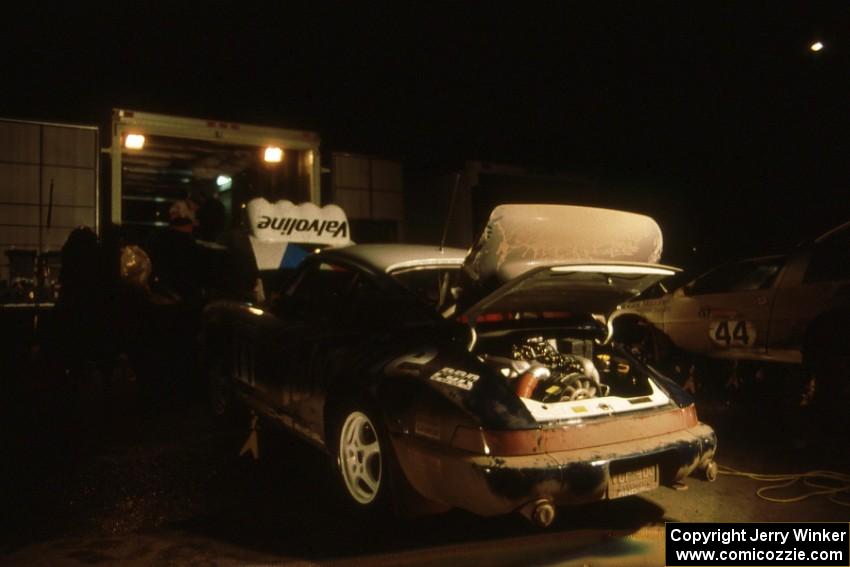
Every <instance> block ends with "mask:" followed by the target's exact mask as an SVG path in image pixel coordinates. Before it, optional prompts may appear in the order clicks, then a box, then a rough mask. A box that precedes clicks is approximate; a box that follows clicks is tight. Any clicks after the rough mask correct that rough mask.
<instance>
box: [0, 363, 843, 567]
mask: <svg viewBox="0 0 850 567" xmlns="http://www.w3.org/2000/svg"><path fill="white" fill-rule="evenodd" d="M20 369H22V370H21V371H22V372H23V373H21V374H19V375H18V376H17V379H14V378H12V379H9V378H8V375H7V377H6V379H5V381H4V396H3V407H2V424H3V429H2V434H0V443H2V445H0V449H2V451H3V454H4V459H3V465H2V470H0V499H2V501H0V509H2V510H3V511H4V513H3V514H2V518H0V563H2V564H10V565H18V564H20V565H24V564H26V565H32V564H43V565H97V564H100V565H112V564H115V563H121V564H128V565H240V564H281V563H290V562H294V563H303V564H343V565H347V564H358V565H372V564H375V565H398V564H404V565H437V564H439V565H446V564H452V565H467V564H468V565H482V564H486V565H517V564H522V565H527V564H539V565H549V564H568V565H572V564H578V565H658V564H662V563H663V559H662V557H663V549H662V547H663V546H662V543H661V538H662V536H663V523H664V522H665V521H674V520H680V521H708V522H716V521H805V520H811V521H815V520H817V521H844V522H846V521H850V508H847V507H841V506H839V505H837V504H834V503H831V502H829V501H827V500H826V498H825V497H822V496H817V497H813V498H809V499H806V500H804V501H802V502H798V503H794V504H777V503H772V502H767V501H765V500H762V499H760V498H758V497H757V496H756V494H755V491H756V489H757V488H759V487H761V486H764V484H763V483H759V482H756V481H754V480H751V479H749V478H743V477H731V476H721V477H720V478H719V479H718V481H717V482H715V483H708V482H705V481H703V480H699V479H696V478H692V479H688V481H687V483H686V488H687V489H686V490H673V489H670V488H660V489H658V490H655V491H653V492H651V493H647V494H644V495H639V496H633V497H628V498H623V499H619V500H614V501H610V502H600V503H596V504H592V505H586V506H580V507H574V508H565V509H561V510H559V515H558V518H557V519H556V521H555V524H554V525H553V526H552V527H551V528H549V529H548V530H547V531H545V532H540V531H537V530H535V529H533V528H531V527H530V526H529V525H528V524H527V523H526V522H525V520H523V519H522V518H520V517H518V516H505V517H498V518H479V517H476V516H474V515H472V514H469V513H466V512H463V511H460V510H453V511H451V512H448V513H445V514H441V515H439V516H431V517H425V518H418V519H412V520H383V521H372V522H364V521H363V520H362V518H360V517H358V516H357V515H355V514H352V513H351V512H350V511H349V510H348V509H347V508H346V507H345V506H341V505H340V500H339V493H338V492H337V488H336V486H337V485H336V479H335V477H334V476H333V474H332V472H331V471H332V469H331V467H330V466H329V462H328V459H327V458H326V457H325V456H323V455H322V454H320V453H319V452H318V451H316V450H314V449H312V448H311V447H308V446H306V445H304V444H302V443H300V442H298V441H297V440H295V439H292V438H291V437H289V436H287V435H285V434H280V433H278V432H272V431H261V437H260V451H261V459H260V461H259V462H253V461H252V460H251V459H249V458H247V457H239V456H238V449H239V448H240V446H241V445H242V443H243V441H244V440H245V437H246V434H247V428H244V427H239V426H225V427H222V426H221V424H217V423H215V422H214V421H213V420H212V419H211V417H210V416H209V414H208V412H207V411H206V407H205V405H204V403H203V400H202V399H201V397H200V396H199V395H197V392H196V391H194V389H193V388H192V387H186V384H187V383H189V384H190V383H191V382H190V381H188V380H187V382H186V383H182V382H180V377H179V376H177V377H171V378H170V379H169V381H166V383H165V384H163V385H161V387H159V388H156V389H155V393H154V394H153V395H152V394H151V390H150V389H149V388H143V387H142V384H140V383H139V382H140V381H139V380H138V379H134V376H133V374H132V373H131V372H128V371H126V369H123V368H120V367H119V368H118V369H116V370H115V371H114V372H113V374H112V375H111V376H110V378H109V379H104V378H103V377H102V376H100V375H98V373H97V372H91V373H88V374H86V375H85V377H84V378H78V379H72V377H69V376H67V375H65V374H63V373H61V372H57V370H56V369H55V368H50V367H48V366H47V365H46V364H44V363H41V362H38V361H37V357H36V362H29V363H28V364H27V365H25V366H21V367H20ZM768 378H770V377H769V376H768ZM786 378H787V377H785V378H782V380H786ZM761 380H762V383H761V385H760V386H759V387H758V388H755V389H751V390H749V391H747V392H743V393H742V392H741V391H735V392H733V393H731V394H730V395H728V396H723V395H715V394H717V392H721V393H722V391H723V388H717V389H716V391H715V392H714V393H711V394H709V391H710V390H711V387H709V386H705V389H704V390H701V391H700V392H698V396H700V397H702V401H701V403H700V404H699V405H698V407H699V411H700V416H701V418H702V419H703V421H706V422H707V423H709V424H711V425H713V426H714V427H715V429H716V430H717V432H718V437H719V439H720V442H719V447H720V448H719V454H718V461H719V462H720V463H721V464H724V465H727V466H730V467H733V468H735V469H738V470H746V471H752V472H761V473H778V472H794V473H801V472H805V471H808V470H815V469H825V468H831V469H838V470H843V471H845V472H847V471H848V470H850V468H848V466H847V457H848V455H847V453H848V451H847V449H848V443H847V442H846V441H847V439H846V437H837V438H834V437H831V436H830V435H828V434H827V433H826V432H825V430H823V429H822V428H821V425H820V423H819V422H818V421H817V419H816V417H813V416H812V415H809V414H807V413H806V412H805V411H798V410H797V409H795V403H794V399H793V396H788V395H786V394H784V393H783V394H778V393H777V392H780V391H784V389H783V388H779V387H778V386H777V387H771V383H770V382H769V381H768V382H766V383H764V377H762V379H761ZM777 380H779V378H777ZM762 386H763V387H766V388H767V389H766V390H764V391H763V393H762V394H760V393H759V390H761V389H762ZM727 393H728V392H727ZM802 490H803V488H802V487H800V486H794V487H789V488H788V489H787V491H786V493H787V494H798V493H800V491H802Z"/></svg>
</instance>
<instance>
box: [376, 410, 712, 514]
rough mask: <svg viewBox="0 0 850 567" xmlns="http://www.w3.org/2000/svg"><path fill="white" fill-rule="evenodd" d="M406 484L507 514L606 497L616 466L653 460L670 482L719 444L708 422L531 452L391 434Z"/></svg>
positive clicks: (448, 501)
mask: <svg viewBox="0 0 850 567" xmlns="http://www.w3.org/2000/svg"><path fill="white" fill-rule="evenodd" d="M393 445H394V448H395V451H396V455H397V457H398V460H399V464H400V465H401V468H402V470H403V471H404V473H405V476H406V477H407V479H408V481H409V482H410V484H411V485H412V486H413V487H414V488H415V489H416V490H417V491H418V492H419V493H420V494H422V495H423V496H425V497H426V498H428V499H430V500H434V501H436V502H440V503H442V504H445V505H448V506H453V507H458V508H463V509H466V510H469V511H471V512H474V513H476V514H479V515H482V516H492V515H498V514H506V513H509V512H512V511H514V510H517V509H518V508H520V507H522V506H523V505H525V504H527V503H529V502H533V501H536V500H539V499H541V498H545V499H548V500H551V501H552V502H553V503H555V504H558V505H563V504H579V503H583V502H592V501H595V500H604V499H606V498H607V497H608V484H609V482H610V480H611V474H612V468H613V469H614V471H615V472H616V471H627V470H635V469H638V468H642V467H646V466H652V465H657V466H658V477H659V482H660V484H662V485H670V484H672V483H674V482H676V481H678V480H681V479H683V478H685V477H686V476H688V475H689V474H691V473H692V472H693V471H694V470H697V469H700V468H702V467H704V466H706V465H707V464H708V463H709V462H710V461H711V460H712V459H713V458H714V452H715V450H716V448H717V437H716V436H715V434H714V430H712V429H711V427H709V426H708V425H705V424H702V423H698V424H696V425H694V426H692V427H688V428H686V429H680V430H678V431H674V432H669V433H664V434H661V435H655V436H652V437H648V438H644V439H638V440H629V441H621V442H617V443H612V444H607V445H601V446H596V447H588V448H582V449H574V450H564V451H550V452H545V453H539V454H533V455H520V456H487V455H478V454H473V453H469V452H466V451H461V450H457V449H453V448H448V447H443V446H438V445H435V444H432V443H428V442H426V441H422V440H420V439H418V438H415V437H411V436H407V435H395V436H393Z"/></svg>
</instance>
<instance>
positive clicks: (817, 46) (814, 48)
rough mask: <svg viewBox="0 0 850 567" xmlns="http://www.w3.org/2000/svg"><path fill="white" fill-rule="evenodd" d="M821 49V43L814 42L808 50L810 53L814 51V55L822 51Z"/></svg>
mask: <svg viewBox="0 0 850 567" xmlns="http://www.w3.org/2000/svg"><path fill="white" fill-rule="evenodd" d="M823 47H824V45H823V43H821V42H819V41H816V42H814V43H813V44H811V45H810V46H809V49H811V50H812V51H814V52H815V53H817V52H818V51H820V50H822V49H823Z"/></svg>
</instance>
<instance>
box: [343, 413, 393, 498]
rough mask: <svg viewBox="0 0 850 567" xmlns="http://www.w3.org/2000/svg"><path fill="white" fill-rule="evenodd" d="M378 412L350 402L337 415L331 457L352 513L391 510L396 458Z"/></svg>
mask: <svg viewBox="0 0 850 567" xmlns="http://www.w3.org/2000/svg"><path fill="white" fill-rule="evenodd" d="M378 415H379V414H378V412H376V411H374V410H372V409H371V408H369V407H368V406H367V405H366V404H364V403H351V404H347V405H345V406H344V409H342V410H340V411H339V412H337V414H336V419H335V423H336V427H334V429H333V431H334V437H333V440H334V442H333V456H334V457H335V458H336V472H337V477H338V479H339V485H340V491H341V492H342V495H343V499H344V500H345V501H346V503H347V504H348V505H349V507H351V508H353V509H354V510H355V511H361V512H369V513H378V514H383V513H386V512H390V511H391V510H392V505H393V498H392V493H393V490H392V476H393V473H394V470H396V467H395V456H394V454H393V451H392V446H391V444H390V440H389V436H388V435H387V433H386V430H385V428H384V425H383V423H382V422H381V421H380V419H379V418H378Z"/></svg>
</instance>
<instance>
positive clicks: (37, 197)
mask: <svg viewBox="0 0 850 567" xmlns="http://www.w3.org/2000/svg"><path fill="white" fill-rule="evenodd" d="M99 156H100V152H99V141H98V129H97V127H95V126H83V125H77V124H57V123H48V122H29V121H24V120H12V119H5V118H3V119H0V289H2V302H3V303H4V304H27V303H32V302H36V301H43V302H47V303H49V302H50V301H52V300H53V298H54V297H55V294H56V289H57V287H56V283H57V278H58V272H59V252H60V250H61V248H62V244H63V243H64V242H65V240H66V239H67V238H68V235H69V234H70V232H71V230H73V229H74V228H76V227H78V226H88V227H91V228H92V229H93V230H95V231H97V230H98V228H99V227H98V224H99V217H100V205H99V193H98V174H99Z"/></svg>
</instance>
